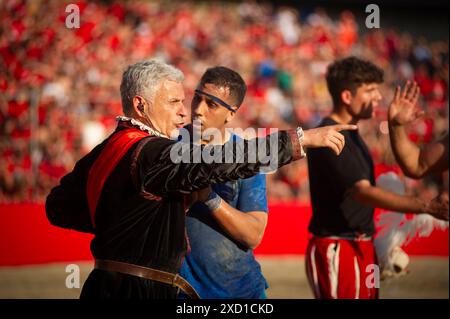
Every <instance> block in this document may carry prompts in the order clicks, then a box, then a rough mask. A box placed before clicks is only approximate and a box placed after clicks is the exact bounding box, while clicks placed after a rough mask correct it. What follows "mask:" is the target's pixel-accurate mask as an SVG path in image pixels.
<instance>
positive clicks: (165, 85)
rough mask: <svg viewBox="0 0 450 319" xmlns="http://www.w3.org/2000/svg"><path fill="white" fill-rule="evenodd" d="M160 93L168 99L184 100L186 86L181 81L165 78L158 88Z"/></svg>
mask: <svg viewBox="0 0 450 319" xmlns="http://www.w3.org/2000/svg"><path fill="white" fill-rule="evenodd" d="M158 95H159V96H161V97H166V98H168V99H177V100H181V101H182V100H184V87H183V84H182V83H180V82H175V81H172V80H163V81H162V83H161V86H160V88H159V90H158Z"/></svg>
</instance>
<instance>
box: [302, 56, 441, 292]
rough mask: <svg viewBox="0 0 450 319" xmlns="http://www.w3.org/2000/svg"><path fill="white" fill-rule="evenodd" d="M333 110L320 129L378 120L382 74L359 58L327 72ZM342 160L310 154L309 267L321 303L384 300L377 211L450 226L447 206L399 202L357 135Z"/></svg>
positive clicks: (349, 137)
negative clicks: (377, 276) (380, 183)
mask: <svg viewBox="0 0 450 319" xmlns="http://www.w3.org/2000/svg"><path fill="white" fill-rule="evenodd" d="M326 77H327V85H328V90H329V92H330V94H331V97H332V99H333V111H332V113H331V114H330V115H329V116H328V117H326V118H325V119H324V120H323V121H322V122H321V124H320V125H319V127H324V126H329V125H336V124H357V123H358V121H359V120H363V119H369V118H371V117H372V113H373V108H374V107H376V106H377V104H378V102H379V101H380V99H381V94H380V92H379V89H378V86H379V84H380V83H382V82H383V71H382V70H381V69H379V68H378V67H377V66H375V65H374V64H372V63H371V62H368V61H363V60H360V59H358V58H355V57H350V58H346V59H343V60H339V61H336V62H335V63H333V64H332V65H330V66H329V67H328V70H327V75H326ZM342 134H343V135H344V136H345V147H344V148H343V150H342V153H341V155H340V156H335V155H334V154H333V153H332V152H330V151H329V150H328V149H310V150H308V152H307V154H308V170H309V180H310V191H311V202H312V209H313V216H312V219H311V222H310V226H309V231H310V232H311V233H312V234H313V237H312V239H311V240H310V242H309V245H308V249H307V256H306V257H307V258H306V269H307V275H308V279H309V282H310V285H311V287H312V289H313V291H314V295H315V297H316V298H377V297H378V288H377V287H378V285H376V284H373V282H372V281H371V280H370V279H371V278H372V277H373V271H375V269H376V267H374V266H375V265H376V264H377V258H376V254H375V249H374V246H373V242H372V236H373V235H374V233H375V225H374V221H373V213H374V208H375V207H379V208H383V209H388V210H392V211H397V212H405V213H406V212H408V213H415V214H421V213H428V214H431V215H433V216H435V217H437V218H440V219H444V220H445V219H446V220H448V209H446V207H445V205H443V204H442V203H440V202H437V201H433V202H425V201H423V200H421V199H419V198H416V197H411V196H400V195H397V194H395V193H392V192H389V191H386V190H383V189H381V188H378V187H376V186H375V177H374V164H373V161H372V158H371V155H370V153H369V150H368V148H367V146H366V144H365V143H364V141H363V140H362V139H361V136H360V135H359V133H358V131H346V132H343V133H342Z"/></svg>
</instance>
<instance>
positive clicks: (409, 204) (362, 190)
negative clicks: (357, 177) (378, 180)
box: [349, 180, 448, 220]
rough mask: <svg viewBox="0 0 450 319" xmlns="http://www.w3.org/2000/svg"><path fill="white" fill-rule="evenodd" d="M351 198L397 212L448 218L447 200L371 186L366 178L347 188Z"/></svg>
mask: <svg viewBox="0 0 450 319" xmlns="http://www.w3.org/2000/svg"><path fill="white" fill-rule="evenodd" d="M349 191H350V192H351V194H352V196H353V198H354V199H355V200H357V201H359V202H360V203H362V204H365V205H368V206H372V207H377V208H382V209H386V210H391V211H394V212H399V213H412V214H430V215H432V216H434V217H436V218H438V219H442V220H448V201H447V202H446V203H445V202H443V201H441V200H439V199H435V200H433V201H431V202H430V201H424V200H422V199H420V198H418V197H413V196H403V195H398V194H396V193H393V192H390V191H387V190H384V189H382V188H380V187H376V186H372V185H371V184H370V182H369V181H368V180H361V181H359V182H357V183H355V185H354V187H353V188H352V189H350V190H349Z"/></svg>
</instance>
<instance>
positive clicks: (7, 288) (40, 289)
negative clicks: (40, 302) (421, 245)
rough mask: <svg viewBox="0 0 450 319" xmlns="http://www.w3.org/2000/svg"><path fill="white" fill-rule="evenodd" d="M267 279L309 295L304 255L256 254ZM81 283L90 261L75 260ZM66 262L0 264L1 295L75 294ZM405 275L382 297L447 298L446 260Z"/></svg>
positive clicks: (272, 291)
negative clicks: (12, 265) (11, 265)
mask: <svg viewBox="0 0 450 319" xmlns="http://www.w3.org/2000/svg"><path fill="white" fill-rule="evenodd" d="M258 260H259V262H260V263H261V267H262V269H263V273H264V275H265V276H266V278H267V281H268V282H269V285H270V288H269V289H268V290H267V295H268V298H295V299H310V298H312V294H311V291H310V289H309V286H308V283H307V279H306V276H305V268H304V260H303V257H298V256H292V257H291V256H285V257H258ZM75 264H77V265H78V266H79V269H80V285H81V286H82V283H83V282H84V280H86V278H87V276H88V274H89V272H90V270H91V269H92V264H91V263H86V262H79V263H75ZM68 265H69V264H68V263H57V264H47V265H34V266H20V267H0V298H2V299H4V298H55V299H57V298H78V297H79V294H80V291H81V289H80V288H71V289H69V288H67V287H66V278H67V276H68V275H69V273H68V272H66V267H67V266H68ZM409 269H410V272H409V274H407V275H404V276H401V277H398V278H391V279H389V280H385V281H382V282H381V290H380V296H381V298H446V299H448V298H449V281H448V277H449V260H448V258H441V257H412V258H411V263H410V266H409Z"/></svg>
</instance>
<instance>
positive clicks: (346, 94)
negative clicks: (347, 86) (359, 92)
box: [341, 90, 353, 105]
mask: <svg viewBox="0 0 450 319" xmlns="http://www.w3.org/2000/svg"><path fill="white" fill-rule="evenodd" d="M352 99H353V94H352V92H350V90H344V91H342V92H341V100H342V103H344V104H346V105H349V104H350V103H352Z"/></svg>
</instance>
